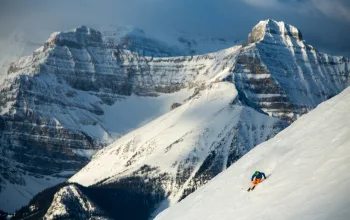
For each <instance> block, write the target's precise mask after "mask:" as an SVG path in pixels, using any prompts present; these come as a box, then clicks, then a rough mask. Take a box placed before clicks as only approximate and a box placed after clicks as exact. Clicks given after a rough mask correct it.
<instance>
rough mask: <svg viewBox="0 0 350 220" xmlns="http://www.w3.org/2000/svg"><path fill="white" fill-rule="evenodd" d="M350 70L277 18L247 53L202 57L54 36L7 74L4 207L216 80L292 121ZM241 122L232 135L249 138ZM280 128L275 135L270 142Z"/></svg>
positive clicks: (249, 103) (1, 180) (74, 34)
mask: <svg viewBox="0 0 350 220" xmlns="http://www.w3.org/2000/svg"><path fill="white" fill-rule="evenodd" d="M132 42H133V41H130V42H129V43H132ZM137 42H142V41H137ZM137 45H138V44H135V47H138V46H137ZM129 46H130V45H128V47H129ZM158 46H159V45H158ZM134 49H135V48H134ZM135 50H136V49H135ZM136 51H137V50H136ZM349 63H350V62H349V59H346V58H342V57H332V56H328V55H325V54H322V53H319V52H317V51H316V50H315V49H313V48H312V47H311V46H308V45H306V44H305V42H304V41H303V40H302V37H301V33H300V32H299V31H298V30H297V29H296V28H294V27H292V26H290V25H286V24H284V23H279V22H275V21H272V20H268V21H263V22H260V23H259V24H258V25H257V26H256V27H255V28H254V29H253V31H252V33H251V34H250V35H249V39H248V42H247V44H245V45H243V46H242V47H241V46H236V47H232V48H229V49H226V50H222V51H219V52H216V53H211V54H206V55H200V56H183V57H165V58H161V57H159V58H153V57H147V56H141V55H140V54H137V53H133V52H130V51H129V50H124V49H122V48H121V46H120V45H117V44H115V43H114V42H113V41H110V40H108V38H106V37H105V36H104V35H103V34H101V33H100V32H98V31H96V30H93V29H90V28H87V27H85V26H82V27H80V28H77V29H75V30H74V31H70V32H60V33H54V34H53V35H52V36H51V37H50V39H49V40H48V41H47V42H46V43H45V44H44V45H43V46H42V47H41V48H39V49H37V50H36V51H35V52H34V53H33V54H32V55H31V56H29V57H24V58H21V59H20V60H19V61H17V62H15V63H13V64H12V65H11V66H10V67H9V69H8V72H7V73H3V74H2V75H3V76H2V77H1V81H0V90H1V93H0V113H1V116H0V143H1V145H0V146H1V147H0V151H1V153H2V154H1V156H0V195H1V201H0V205H1V207H5V208H4V209H7V210H13V209H14V208H15V207H16V208H17V207H19V206H20V205H22V204H25V203H26V201H28V200H29V199H30V198H31V197H32V196H33V195H34V194H35V193H37V192H39V191H40V190H42V189H44V188H46V187H48V186H50V185H52V184H55V183H57V182H60V181H64V180H66V179H67V178H68V177H69V176H71V175H72V174H74V173H75V172H76V171H78V170H79V169H80V168H82V167H83V166H84V165H86V164H87V163H88V162H89V161H90V157H91V156H92V155H93V154H94V153H95V152H96V151H97V150H99V149H101V148H102V147H104V146H106V145H108V144H110V143H112V142H113V141H114V140H116V139H118V138H119V137H120V136H121V135H123V134H125V133H126V132H128V131H131V130H133V129H135V128H137V127H139V126H141V125H144V124H146V123H147V122H149V121H151V120H152V119H155V118H156V117H158V116H160V115H162V114H164V113H166V112H168V111H170V109H171V106H172V105H173V104H174V103H178V104H177V105H180V104H184V103H187V102H192V101H193V100H195V99H196V98H197V97H200V96H199V94H201V91H207V90H208V89H210V88H211V86H212V84H213V83H214V82H221V81H227V82H230V83H232V84H234V87H233V88H235V89H228V90H227V91H226V93H227V94H226V95H228V96H230V95H232V94H234V93H235V91H236V90H237V94H238V95H237V97H236V96H235V97H231V100H228V102H227V104H228V103H231V102H232V103H233V104H234V105H240V106H244V108H246V107H251V108H253V109H255V110H256V111H257V112H259V113H260V114H261V113H262V114H268V115H270V116H274V117H277V118H279V119H282V120H287V121H289V122H292V121H294V120H295V119H296V118H297V117H298V116H299V115H301V114H304V113H306V112H308V111H309V110H310V109H312V108H314V107H315V106H316V105H317V104H319V103H320V102H322V101H324V100H326V99H328V98H329V97H331V96H334V95H335V94H337V93H339V92H340V91H341V90H342V89H344V88H345V87H346V86H347V85H348V82H349V80H348V77H349V69H350V67H349ZM223 97H225V96H223ZM178 108H180V109H181V106H180V107H178ZM178 108H176V109H174V110H176V111H177V109H178ZM203 108H205V104H204V105H203ZM231 113H232V112H231ZM231 113H230V114H231ZM230 114H229V116H228V117H231V116H230ZM232 114H233V113H232ZM242 114H243V113H242ZM243 118H244V120H243V119H242V120H241V121H240V123H241V125H239V124H240V123H238V122H237V123H235V124H233V125H232V126H233V127H230V129H231V130H230V129H229V130H225V131H227V132H228V133H227V135H229V133H230V132H229V131H231V133H232V132H233V131H234V130H235V129H236V130H240V129H241V131H240V132H243V130H242V123H243V124H244V123H248V122H245V120H246V119H247V117H243ZM247 120H248V119H247ZM272 120H276V119H275V118H272ZM267 121H269V120H267ZM256 123H257V122H255V121H250V122H249V123H248V124H251V125H253V124H256ZM259 123H260V122H259ZM259 123H258V124H259ZM174 126H175V125H174ZM230 126H231V125H230ZM234 126H236V127H234ZM259 126H264V125H263V124H261V123H260V124H259ZM243 127H244V126H243ZM248 127H250V126H248ZM283 127H284V126H280V128H279V129H283ZM275 128H276V127H275ZM249 129H250V128H249ZM249 129H248V130H249ZM263 130H264V129H263ZM278 131H279V130H278V129H277V130H276V129H272V130H271V129H269V134H270V135H269V137H271V136H273V135H274V134H276V133H277V132H278ZM240 132H238V133H240ZM233 133H235V132H233ZM235 134H236V133H235ZM254 134H255V133H254ZM240 137H241V136H239V138H240ZM229 139H231V136H230V138H229ZM248 139H249V138H247V139H244V140H242V141H243V143H246V142H247V141H248ZM265 139H266V137H265V136H263V137H261V138H260V137H259V141H253V142H251V143H252V144H249V145H247V146H246V147H245V149H246V150H249V149H251V148H252V147H254V146H255V144H257V143H260V141H264V140H265ZM242 145H245V144H242ZM219 148H220V147H219ZM233 149H234V148H233ZM246 150H244V152H246ZM218 151H220V150H218ZM216 155H217V154H216ZM241 155H243V154H239V156H241ZM239 156H237V158H238V157H239ZM234 158H235V157H234ZM129 159H130V158H129ZM217 160H219V159H217ZM230 161H234V160H233V159H232V160H230ZM225 163H226V162H225ZM179 169H180V168H179ZM181 169H182V168H181ZM181 169H180V170H181ZM192 170H193V169H192ZM218 172H221V170H220V169H217V170H216V171H215V172H213V173H215V175H216V174H217V173H218ZM212 176H213V175H209V174H208V178H205V181H207V180H208V179H210V178H212ZM185 179H187V180H189V179H188V178H185ZM191 181H192V180H191ZM205 181H202V182H205ZM35 182H40V184H35ZM181 187H182V186H181ZM189 191H191V190H189ZM11 195H12V196H11ZM3 198H6V199H3ZM11 198H13V199H11ZM16 201H23V202H21V203H20V204H19V203H17V202H16Z"/></svg>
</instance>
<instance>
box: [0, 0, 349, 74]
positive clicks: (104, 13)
mask: <svg viewBox="0 0 350 220" xmlns="http://www.w3.org/2000/svg"><path fill="white" fill-rule="evenodd" d="M267 18H271V19H275V20H278V21H284V22H286V23H288V24H292V25H294V26H296V27H297V28H299V29H300V30H301V31H302V33H303V36H304V39H305V40H306V41H307V43H309V44H311V45H313V46H314V47H315V48H317V49H318V50H319V51H322V52H326V53H329V54H331V55H344V56H347V57H350V40H349V39H350V38H349V36H350V1H349V0H85V1H82V0H79V1H78V0H60V1H46V0H31V1H26V0H16V1H12V0H0V68H1V65H2V66H3V65H5V64H3V63H6V62H9V60H13V59H15V58H16V57H18V56H22V55H28V54H29V53H31V52H32V51H31V50H32V48H35V47H39V46H41V45H42V44H43V42H44V41H45V40H46V39H47V38H48V37H49V35H50V34H51V33H52V32H55V31H63V30H69V29H72V28H75V27H78V26H81V25H87V26H90V27H93V28H96V29H99V28H101V27H106V26H109V25H132V26H136V27H140V28H143V29H145V30H146V32H147V33H152V34H153V35H157V33H162V32H164V31H165V30H175V31H185V32H187V33H189V34H202V35H205V36H209V37H230V38H234V40H245V39H246V38H247V35H248V33H249V32H250V31H251V29H252V27H253V26H254V25H255V24H256V23H258V22H259V21H260V20H265V19H267Z"/></svg>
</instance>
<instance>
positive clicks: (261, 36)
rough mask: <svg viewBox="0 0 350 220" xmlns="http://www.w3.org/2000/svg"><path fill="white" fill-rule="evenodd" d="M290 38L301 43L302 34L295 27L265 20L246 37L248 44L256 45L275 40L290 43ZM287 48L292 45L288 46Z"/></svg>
mask: <svg viewBox="0 0 350 220" xmlns="http://www.w3.org/2000/svg"><path fill="white" fill-rule="evenodd" d="M278 37H279V38H280V39H277V38H278ZM291 38H293V40H295V41H297V42H301V41H303V36H302V33H301V31H300V30H299V29H297V28H296V27H294V26H292V25H289V24H286V23H284V22H283V21H275V20H272V19H267V20H264V21H260V22H259V23H258V24H257V25H256V26H254V27H253V30H252V32H251V33H250V34H249V36H248V43H257V42H260V41H266V42H271V40H272V39H275V41H278V40H283V41H291ZM289 46H292V45H291V44H289Z"/></svg>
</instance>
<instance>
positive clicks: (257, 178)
mask: <svg viewBox="0 0 350 220" xmlns="http://www.w3.org/2000/svg"><path fill="white" fill-rule="evenodd" d="M263 177H264V179H266V176H265V173H263V172H260V171H255V173H254V174H253V176H252V179H251V181H252V183H253V187H250V188H249V189H248V192H249V191H250V190H253V189H254V188H255V187H256V185H258V184H259V183H260V182H261V180H262V178H263Z"/></svg>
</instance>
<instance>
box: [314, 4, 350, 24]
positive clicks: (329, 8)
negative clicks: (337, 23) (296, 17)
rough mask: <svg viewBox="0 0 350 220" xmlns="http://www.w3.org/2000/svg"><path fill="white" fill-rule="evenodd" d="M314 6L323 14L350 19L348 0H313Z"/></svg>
mask: <svg viewBox="0 0 350 220" xmlns="http://www.w3.org/2000/svg"><path fill="white" fill-rule="evenodd" d="M311 2H312V6H313V7H314V8H315V9H317V10H319V11H320V12H322V13H323V14H325V15H327V16H330V17H336V18H340V19H346V20H347V21H350V6H349V2H348V0H331V1H330V0H311Z"/></svg>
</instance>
